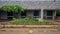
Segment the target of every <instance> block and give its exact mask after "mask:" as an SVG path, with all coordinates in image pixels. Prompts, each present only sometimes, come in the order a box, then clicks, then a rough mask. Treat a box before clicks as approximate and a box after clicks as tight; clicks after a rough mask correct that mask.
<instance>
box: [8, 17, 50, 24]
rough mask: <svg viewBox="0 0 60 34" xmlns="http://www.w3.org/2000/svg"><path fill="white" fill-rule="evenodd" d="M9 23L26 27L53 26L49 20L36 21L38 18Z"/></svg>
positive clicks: (15, 20) (16, 20) (21, 19)
mask: <svg viewBox="0 0 60 34" xmlns="http://www.w3.org/2000/svg"><path fill="white" fill-rule="evenodd" d="M8 23H10V24H26V25H40V24H51V22H50V21H48V20H43V21H38V19H36V18H20V19H14V20H12V21H10V22H8Z"/></svg>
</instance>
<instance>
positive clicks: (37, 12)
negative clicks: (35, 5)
mask: <svg viewBox="0 0 60 34" xmlns="http://www.w3.org/2000/svg"><path fill="white" fill-rule="evenodd" d="M38 17H39V10H34V18H38Z"/></svg>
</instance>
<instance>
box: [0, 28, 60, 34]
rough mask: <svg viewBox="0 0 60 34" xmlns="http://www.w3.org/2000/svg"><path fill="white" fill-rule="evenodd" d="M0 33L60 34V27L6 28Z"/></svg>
mask: <svg viewBox="0 0 60 34" xmlns="http://www.w3.org/2000/svg"><path fill="white" fill-rule="evenodd" d="M0 34H60V30H58V29H47V28H45V29H44V28H4V29H2V30H0Z"/></svg>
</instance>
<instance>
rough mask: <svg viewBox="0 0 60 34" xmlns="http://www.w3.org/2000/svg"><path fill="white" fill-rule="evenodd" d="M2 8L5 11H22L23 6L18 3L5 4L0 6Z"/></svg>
mask: <svg viewBox="0 0 60 34" xmlns="http://www.w3.org/2000/svg"><path fill="white" fill-rule="evenodd" d="M1 9H2V10H4V11H7V12H11V11H12V12H16V13H17V12H20V11H21V12H23V11H24V8H23V7H22V6H18V5H5V6H2V7H1Z"/></svg>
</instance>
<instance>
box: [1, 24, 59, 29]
mask: <svg viewBox="0 0 60 34" xmlns="http://www.w3.org/2000/svg"><path fill="white" fill-rule="evenodd" d="M0 27H1V28H23V27H26V28H29V27H31V28H34V27H36V28H42V27H45V28H51V27H58V25H0Z"/></svg>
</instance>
